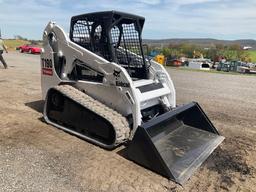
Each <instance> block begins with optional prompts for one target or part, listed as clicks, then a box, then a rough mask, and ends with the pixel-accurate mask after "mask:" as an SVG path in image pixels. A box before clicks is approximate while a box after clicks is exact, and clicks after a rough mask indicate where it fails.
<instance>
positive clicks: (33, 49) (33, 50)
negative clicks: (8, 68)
mask: <svg viewBox="0 0 256 192" xmlns="http://www.w3.org/2000/svg"><path fill="white" fill-rule="evenodd" d="M17 49H18V50H19V51H20V53H30V54H40V53H41V48H40V47H38V46H36V45H22V46H20V47H17Z"/></svg>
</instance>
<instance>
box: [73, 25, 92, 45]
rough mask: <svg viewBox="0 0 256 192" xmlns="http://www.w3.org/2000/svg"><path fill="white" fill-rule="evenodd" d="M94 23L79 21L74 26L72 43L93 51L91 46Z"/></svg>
mask: <svg viewBox="0 0 256 192" xmlns="http://www.w3.org/2000/svg"><path fill="white" fill-rule="evenodd" d="M92 24H93V22H88V21H85V20H78V21H77V22H76V23H75V24H74V26H73V34H72V39H71V40H72V41H73V42H75V43H77V44H78V45H81V46H82V47H84V48H86V49H89V50H92V46H91V36H90V33H91V30H92Z"/></svg>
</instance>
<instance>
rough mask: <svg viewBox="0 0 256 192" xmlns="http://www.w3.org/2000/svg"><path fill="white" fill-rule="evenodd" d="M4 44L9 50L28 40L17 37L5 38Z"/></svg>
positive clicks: (28, 42)
mask: <svg viewBox="0 0 256 192" xmlns="http://www.w3.org/2000/svg"><path fill="white" fill-rule="evenodd" d="M4 43H5V45H6V46H7V48H8V50H9V51H14V50H16V47H19V46H21V45H25V44H30V41H25V40H19V39H6V40H4Z"/></svg>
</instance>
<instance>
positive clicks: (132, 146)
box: [41, 11, 224, 184]
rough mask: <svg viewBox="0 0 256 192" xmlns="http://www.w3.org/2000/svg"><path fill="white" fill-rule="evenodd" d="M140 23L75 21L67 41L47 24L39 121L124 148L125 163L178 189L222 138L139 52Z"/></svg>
mask: <svg viewBox="0 0 256 192" xmlns="http://www.w3.org/2000/svg"><path fill="white" fill-rule="evenodd" d="M144 20H145V19H144V18H143V17H140V16H136V15H132V14H127V13H122V12H117V11H107V12H97V13H90V14H84V15H78V16H74V17H72V19H71V27H70V33H69V36H68V35H67V34H66V33H65V32H64V31H63V29H62V28H61V27H60V26H58V25H57V24H55V23H54V22H49V24H48V25H47V26H46V28H45V30H44V33H43V51H42V53H41V67H42V78H41V81H42V93H43V98H44V99H45V106H44V118H45V120H46V122H47V123H49V124H51V125H54V126H56V127H58V128H60V129H62V130H64V131H66V132H69V133H71V134H74V135H76V136H78V137H81V138H83V139H85V140H87V141H89V142H91V143H94V144H96V145H99V146H101V147H103V148H107V149H112V148H114V147H116V146H118V145H120V144H122V143H127V146H128V147H127V154H128V155H127V156H128V158H129V159H130V160H132V161H134V162H136V163H138V164H140V165H142V166H144V167H146V168H149V169H151V170H153V171H155V172H157V173H159V174H161V175H163V176H165V177H167V178H169V179H171V180H174V181H176V182H178V183H180V184H182V183H184V182H185V181H186V180H187V179H188V178H189V177H190V176H191V175H192V173H193V172H194V171H195V169H196V168H198V167H199V166H200V165H201V164H202V162H203V161H204V160H205V159H206V158H207V157H208V156H209V155H210V154H211V153H212V151H213V150H214V149H215V148H216V147H217V146H218V145H219V144H220V143H221V142H222V141H223V139H224V137H222V136H220V135H219V133H218V131H217V129H216V128H215V127H214V126H213V124H212V123H211V122H210V120H209V119H208V118H207V116H206V115H205V113H204V112H203V110H202V109H201V108H200V106H199V105H198V104H197V103H196V102H192V103H189V104H186V105H182V106H178V107H177V106H176V98H175V89H174V86H173V82H172V80H171V78H170V77H169V74H168V73H167V72H166V70H165V69H164V67H163V66H162V65H160V64H158V63H157V62H155V61H153V60H151V61H150V60H148V59H147V58H145V55H144V53H143V47H142V39H141V33H142V28H143V25H144Z"/></svg>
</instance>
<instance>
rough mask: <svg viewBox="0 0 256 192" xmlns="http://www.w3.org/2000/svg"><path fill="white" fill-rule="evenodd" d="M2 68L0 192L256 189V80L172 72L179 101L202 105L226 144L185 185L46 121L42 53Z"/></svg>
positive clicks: (18, 57) (14, 57)
mask: <svg viewBox="0 0 256 192" xmlns="http://www.w3.org/2000/svg"><path fill="white" fill-rule="evenodd" d="M4 56H5V57H6V60H7V62H8V64H9V69H8V70H4V69H3V67H2V66H1V68H0V86H1V91H0V97H1V100H0V112H1V116H0V128H1V129H0V191H4V192H6V191H95V192H96V191H102V192H103V191H125V192H132V191H145V192H148V191H254V190H255V187H256V178H255V176H256V172H255V168H254V167H255V166H256V163H255V162H256V148H255V146H256V125H255V120H256V77H255V76H243V75H226V74H215V73H205V72H193V71H184V70H176V69H172V68H168V69H167V70H168V71H169V73H170V74H171V77H172V79H173V81H174V84H175V87H176V91H177V102H178V103H179V104H181V103H187V102H190V101H192V100H193V101H198V102H199V103H200V105H201V106H202V108H203V109H204V110H205V112H206V113H207V114H208V116H209V117H210V119H211V120H212V122H213V123H214V125H215V126H216V127H217V128H218V129H219V131H220V132H221V134H223V135H224V136H225V137H226V139H225V141H224V142H223V144H222V145H221V147H219V148H218V149H217V150H216V151H215V152H214V153H213V154H212V155H211V156H210V157H209V158H208V160H207V161H206V162H205V163H204V164H203V165H202V166H201V167H200V169H199V170H198V171H197V172H196V173H195V174H194V175H193V176H192V177H191V179H190V180H189V181H188V182H187V183H186V184H185V186H183V187H181V186H179V185H177V184H175V183H173V182H172V181H168V180H167V179H165V178H163V177H161V176H159V175H157V174H155V173H153V172H151V171H149V170H146V169H144V168H142V167H140V166H138V165H136V164H134V163H132V162H130V161H128V160H127V159H125V158H124V157H123V155H121V153H120V151H121V150H122V149H123V147H119V148H117V149H115V150H114V151H107V150H103V149H101V148H99V147H97V146H94V145H92V144H90V143H87V142H86V141H83V140H81V139H79V138H77V137H74V136H72V135H70V134H67V133H65V132H63V131H61V130H58V129H56V128H54V127H52V126H50V125H47V124H45V123H44V122H42V113H41V111H42V106H43V102H42V101H41V90H40V66H39V56H38V55H28V54H19V53H15V52H13V53H9V54H5V55H4Z"/></svg>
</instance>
